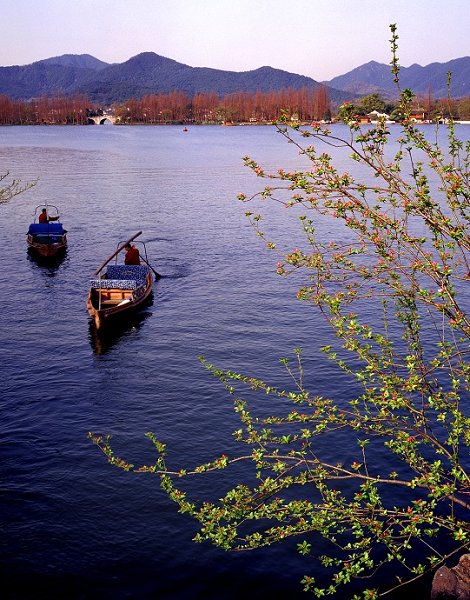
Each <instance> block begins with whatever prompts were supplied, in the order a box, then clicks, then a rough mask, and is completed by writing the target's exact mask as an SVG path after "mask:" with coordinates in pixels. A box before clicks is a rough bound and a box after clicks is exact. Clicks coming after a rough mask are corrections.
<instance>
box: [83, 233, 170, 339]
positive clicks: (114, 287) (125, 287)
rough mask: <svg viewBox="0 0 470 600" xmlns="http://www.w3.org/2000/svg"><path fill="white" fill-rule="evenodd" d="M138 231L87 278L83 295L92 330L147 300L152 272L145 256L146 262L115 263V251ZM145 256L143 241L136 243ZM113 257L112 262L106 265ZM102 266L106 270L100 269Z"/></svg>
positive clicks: (133, 309) (148, 298) (150, 292)
mask: <svg viewBox="0 0 470 600" xmlns="http://www.w3.org/2000/svg"><path fill="white" fill-rule="evenodd" d="M141 233H142V232H141V231H140V232H139V233H137V234H136V235H135V236H133V237H132V238H131V239H130V240H128V241H127V242H125V243H123V244H120V245H119V246H118V249H117V250H116V252H114V254H112V255H111V256H110V257H109V258H108V259H107V260H106V261H105V262H104V263H103V264H102V265H101V267H100V268H99V269H97V270H96V271H95V273H94V275H95V276H97V278H95V279H92V280H91V281H90V290H89V293H88V298H87V303H86V304H87V310H88V314H89V315H90V317H92V318H93V320H94V322H95V326H96V329H101V328H102V327H103V326H104V325H105V324H106V323H109V322H112V321H115V320H116V319H117V318H122V317H126V315H129V314H130V313H134V312H135V311H136V310H138V309H140V308H142V307H143V306H145V305H146V304H147V302H148V301H149V300H150V297H151V294H152V286H153V276H152V271H153V272H154V273H155V275H156V276H158V273H157V272H156V271H155V270H154V269H152V267H150V265H149V264H148V263H147V259H146V258H144V257H143V256H142V255H141V257H140V258H141V259H142V260H143V261H144V262H145V263H146V264H140V265H126V264H124V265H121V264H117V256H118V254H119V253H120V252H121V251H122V250H124V248H125V247H126V245H128V244H130V242H131V241H133V240H134V239H135V238H136V237H137V236H139V235H140V234H141ZM140 243H141V244H142V246H143V248H144V253H145V255H147V251H146V249H145V244H144V243H143V242H140ZM115 257H116V264H112V265H110V264H108V263H109V262H110V261H111V260H112V259H113V258H115ZM105 267H106V270H104V269H105Z"/></svg>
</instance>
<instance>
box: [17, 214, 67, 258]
mask: <svg viewBox="0 0 470 600" xmlns="http://www.w3.org/2000/svg"><path fill="white" fill-rule="evenodd" d="M51 212H52V214H51ZM41 221H42V222H41ZM26 242H27V244H28V247H29V249H30V250H31V251H32V252H34V253H35V254H37V255H38V256H41V257H43V258H52V257H56V256H58V255H60V254H61V253H63V252H64V251H65V249H66V247H67V230H66V229H64V227H63V225H62V223H60V222H59V211H58V210H57V207H56V206H54V205H52V204H47V205H45V204H40V205H39V206H37V207H36V210H35V213H34V223H31V224H30V226H29V228H28V233H27V235H26Z"/></svg>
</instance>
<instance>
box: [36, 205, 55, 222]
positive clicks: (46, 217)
mask: <svg viewBox="0 0 470 600" xmlns="http://www.w3.org/2000/svg"><path fill="white" fill-rule="evenodd" d="M58 218H59V215H57V217H49V215H48V214H47V210H46V209H45V208H43V209H42V211H41V214H40V215H39V219H38V221H39V223H49V221H57V220H58Z"/></svg>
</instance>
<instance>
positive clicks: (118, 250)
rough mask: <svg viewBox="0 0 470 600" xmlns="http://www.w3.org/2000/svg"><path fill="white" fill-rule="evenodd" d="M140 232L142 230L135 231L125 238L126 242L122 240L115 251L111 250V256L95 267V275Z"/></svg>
mask: <svg viewBox="0 0 470 600" xmlns="http://www.w3.org/2000/svg"><path fill="white" fill-rule="evenodd" d="M141 233H142V232H141V231H139V232H138V233H136V234H135V235H133V236H132V237H131V238H129V239H128V240H127V242H124V244H121V246H119V248H118V249H117V250H116V252H113V253H112V254H111V256H110V257H109V258H107V259H106V260H105V261H104V263H103V264H102V265H101V266H100V268H99V269H96V271H95V275H98V274H99V272H100V271H101V270H102V269H103V268H104V267H105V266H106V265H107V264H108V263H109V261H110V260H112V259H113V258H114V257H115V256H116V254H119V252H121V250H124V248H125V247H126V246H127V244H130V243H131V242H132V241H134V240H135V238H136V237H139V235H140V234H141ZM149 266H150V265H149Z"/></svg>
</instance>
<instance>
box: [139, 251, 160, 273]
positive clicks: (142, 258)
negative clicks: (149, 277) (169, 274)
mask: <svg viewBox="0 0 470 600" xmlns="http://www.w3.org/2000/svg"><path fill="white" fill-rule="evenodd" d="M140 260H143V261H144V263H145V264H146V265H147V266H149V267H150V268H151V269H152V271H153V272H154V274H155V277H158V278H160V277H161V275H160V273H157V271H155V269H154V268H153V267H152V265H151V264H150V263H149V262H148V260H145V258H144V257H143V256H141V257H140Z"/></svg>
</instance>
